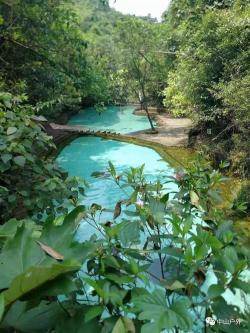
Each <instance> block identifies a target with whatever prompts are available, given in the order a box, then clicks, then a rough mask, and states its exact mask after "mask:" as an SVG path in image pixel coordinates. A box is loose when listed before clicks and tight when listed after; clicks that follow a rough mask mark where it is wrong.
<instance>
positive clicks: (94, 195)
mask: <svg viewBox="0 0 250 333" xmlns="http://www.w3.org/2000/svg"><path fill="white" fill-rule="evenodd" d="M108 161H111V162H112V163H113V164H114V166H115V167H116V169H117V171H118V173H122V172H123V171H127V170H128V169H129V168H130V167H139V166H141V165H142V164H145V169H144V170H145V175H146V177H147V179H148V180H149V181H150V180H152V181H153V180H155V179H157V178H159V177H161V176H163V174H164V175H172V174H173V168H172V167H170V166H169V164H168V163H167V162H165V161H163V160H162V159H161V156H160V155H159V154H158V153H156V152H155V151H154V150H153V149H150V148H147V147H142V146H138V145H135V144H129V143H124V142H120V141H115V140H105V139H102V138H97V137H91V136H89V137H80V138H78V139H75V140H74V141H72V142H71V143H70V144H68V145H67V146H65V147H64V149H63V150H62V151H61V152H60V154H59V156H58V157H57V163H58V165H59V166H60V167H62V168H63V169H64V170H66V171H67V172H68V173H69V175H70V176H79V177H81V178H83V179H85V180H86V181H87V182H88V184H89V188H87V190H86V197H84V198H83V199H82V200H83V202H82V203H83V204H85V205H91V204H92V203H98V204H100V205H102V206H103V207H105V208H108V209H114V207H115V204H116V203H117V201H118V200H121V199H126V198H127V194H129V193H125V192H124V190H121V189H120V188H119V187H118V186H117V185H116V184H115V182H114V181H112V180H111V179H109V178H107V177H101V178H95V177H93V176H91V174H92V173H93V172H105V171H106V170H107V167H108ZM111 217H112V215H110V216H108V215H104V216H103V219H108V218H111ZM83 224H84V223H83ZM83 230H84V233H85V234H84V239H86V238H87V234H88V235H91V233H93V230H90V228H87V227H84V225H82V226H81V228H80V230H79V232H83ZM86 233H87V234H86Z"/></svg>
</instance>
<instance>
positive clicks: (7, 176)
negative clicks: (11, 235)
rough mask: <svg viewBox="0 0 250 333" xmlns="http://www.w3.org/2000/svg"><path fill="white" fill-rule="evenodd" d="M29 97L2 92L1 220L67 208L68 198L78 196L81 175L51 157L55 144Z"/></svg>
mask: <svg viewBox="0 0 250 333" xmlns="http://www.w3.org/2000/svg"><path fill="white" fill-rule="evenodd" d="M25 100H26V96H25V95H21V96H13V95H11V94H10V93H1V95H0V151H1V158H0V171H1V174H0V193H1V199H0V215H1V220H3V219H5V220H6V219H8V218H10V217H12V216H16V217H19V218H22V217H26V216H27V215H32V214H37V213H42V214H43V213H45V212H47V213H48V214H51V213H55V211H56V209H57V211H58V212H59V211H60V210H61V211H62V212H65V210H66V202H65V199H66V198H68V199H69V198H70V197H72V193H73V194H74V196H75V197H76V198H77V196H78V191H77V187H78V182H77V179H76V178H68V177H67V176H66V175H64V174H63V173H62V172H61V171H60V170H59V169H58V168H57V166H56V165H55V164H54V162H52V161H51V159H49V158H48V154H49V153H50V151H51V150H52V149H54V148H55V147H54V144H53V142H52V140H51V138H50V137H48V136H47V135H46V134H45V132H44V130H43V129H42V127H41V126H40V125H39V124H37V123H36V122H35V121H34V118H33V117H34V110H33V108H32V107H31V106H30V105H27V104H26V103H25ZM73 191H74V192H73ZM76 198H75V199H76Z"/></svg>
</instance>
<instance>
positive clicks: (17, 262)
mask: <svg viewBox="0 0 250 333" xmlns="http://www.w3.org/2000/svg"><path fill="white" fill-rule="evenodd" d="M31 234H32V230H30V229H28V228H26V227H25V226H24V225H22V226H21V227H19V228H18V229H17V232H16V234H15V236H14V237H13V238H11V239H8V240H7V241H6V243H5V245H4V247H3V249H2V253H1V254H0V271H1V276H0V289H5V288H8V287H9V285H10V283H11V281H12V280H13V279H14V278H15V277H16V276H17V275H20V274H22V273H24V272H25V271H27V270H28V269H29V268H30V267H31V266H34V265H36V264H38V263H39V262H41V261H42V260H44V259H45V254H44V253H43V252H42V251H41V249H40V248H39V246H38V245H37V244H36V243H35V241H34V240H33V238H32V237H31Z"/></svg>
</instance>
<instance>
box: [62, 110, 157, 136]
mask: <svg viewBox="0 0 250 333" xmlns="http://www.w3.org/2000/svg"><path fill="white" fill-rule="evenodd" d="M133 112H134V108H133V107H128V106H125V107H116V106H109V107H107V108H106V109H105V111H103V112H101V113H100V112H97V111H96V110H95V109H94V108H87V109H84V110H82V111H80V112H79V113H78V114H76V115H75V116H73V117H72V118H71V119H70V120H69V122H68V124H71V125H78V126H79V125H82V126H84V127H86V128H89V129H91V130H105V131H107V130H109V131H113V132H117V133H123V134H124V133H129V132H134V131H140V130H145V129H148V128H149V127H150V125H149V122H148V119H147V117H146V116H135V115H134V114H133Z"/></svg>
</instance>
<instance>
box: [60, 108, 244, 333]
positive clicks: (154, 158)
mask: <svg viewBox="0 0 250 333" xmlns="http://www.w3.org/2000/svg"><path fill="white" fill-rule="evenodd" d="M145 118H146V117H139V116H135V115H133V109H132V108H122V109H120V110H119V109H118V108H115V107H109V108H108V109H107V111H105V113H103V114H101V115H99V114H98V113H97V112H96V111H94V109H88V110H84V111H82V112H80V114H78V115H76V116H74V117H73V118H72V119H71V120H70V121H69V123H70V124H76V125H84V126H85V127H88V128H90V129H93V130H101V129H103V130H112V131H116V132H120V133H128V132H131V131H135V130H142V129H146V128H148V127H149V126H148V121H147V119H145ZM108 161H111V162H112V163H113V164H114V165H115V167H116V169H117V170H118V172H119V173H121V172H122V171H125V170H127V169H128V168H130V167H138V166H140V165H142V164H145V174H146V177H147V179H149V180H155V179H156V178H158V177H161V176H162V175H165V176H166V175H173V173H174V169H173V168H172V167H171V166H170V164H169V163H168V162H167V161H163V160H162V158H161V156H160V155H159V154H158V153H156V152H155V151H154V150H153V149H150V148H146V147H142V146H138V145H135V144H129V143H124V142H119V141H114V140H104V139H101V138H97V137H91V136H89V137H80V138H78V139H75V140H74V141H72V142H71V143H70V144H68V145H66V146H65V147H64V149H63V150H62V151H61V152H60V154H59V155H58V157H57V163H58V164H59V166H61V167H62V168H63V169H64V170H66V171H68V173H69V175H71V176H79V177H82V178H84V179H85V180H86V181H87V182H88V183H89V185H90V186H89V188H88V189H87V191H86V197H84V198H83V203H84V204H85V205H91V204H92V203H98V204H100V205H102V206H103V207H105V208H109V209H111V210H112V209H114V207H115V204H116V202H117V201H118V200H120V199H123V198H124V195H125V194H124V192H123V191H122V190H121V189H120V188H119V187H117V185H116V184H115V183H114V182H112V181H111V180H110V179H108V178H105V177H102V178H95V177H92V176H91V174H92V173H93V172H100V171H101V172H105V170H106V169H107V166H108ZM168 186H169V187H170V189H173V188H174V187H173V184H169V185H168ZM171 187H172V188H171ZM107 214H111V215H110V216H111V217H112V213H107ZM103 218H104V219H106V220H107V218H110V217H108V216H105V215H104V216H103ZM94 232H95V230H93V229H92V228H90V227H89V225H88V224H86V223H82V224H81V225H80V227H79V229H78V235H77V236H78V238H79V239H81V240H84V239H89V238H90V236H91V235H92V234H93V233H94ZM153 269H154V270H159V267H158V266H156V267H153ZM212 283H216V279H215V277H214V275H213V272H210V273H209V274H208V275H207V279H206V283H205V284H204V285H203V289H204V290H207V288H208V286H209V285H211V284H212ZM224 297H225V299H226V300H227V301H228V302H231V303H232V304H237V305H238V306H239V307H240V308H242V309H243V308H244V303H243V301H242V300H241V296H240V294H239V293H238V292H237V293H236V294H235V295H233V294H232V293H225V295H224ZM202 327H203V322H200V323H197V327H196V329H194V331H193V332H200V331H201V330H202Z"/></svg>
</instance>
